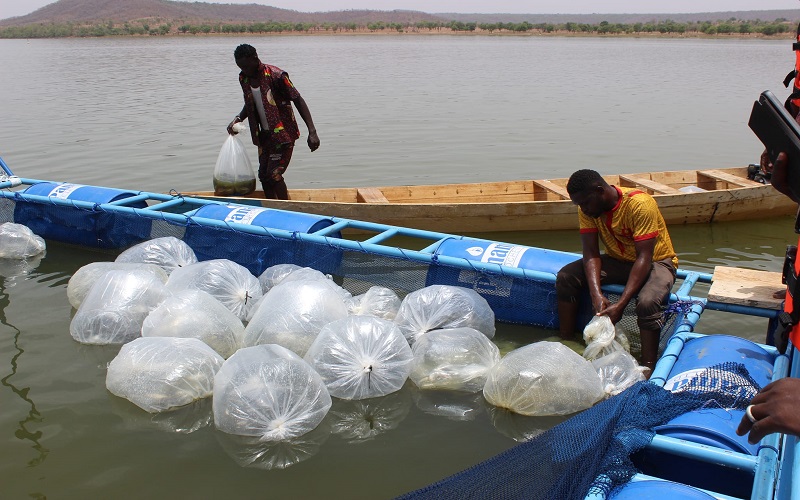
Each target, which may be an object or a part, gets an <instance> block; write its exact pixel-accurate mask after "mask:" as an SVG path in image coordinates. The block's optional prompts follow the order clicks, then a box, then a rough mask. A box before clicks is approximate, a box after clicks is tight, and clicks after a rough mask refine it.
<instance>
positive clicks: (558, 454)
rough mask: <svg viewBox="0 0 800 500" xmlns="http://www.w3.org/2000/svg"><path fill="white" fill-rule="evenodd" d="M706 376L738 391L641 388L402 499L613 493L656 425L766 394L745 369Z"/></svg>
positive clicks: (716, 370)
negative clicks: (675, 391) (710, 407)
mask: <svg viewBox="0 0 800 500" xmlns="http://www.w3.org/2000/svg"><path fill="white" fill-rule="evenodd" d="M703 375H704V376H707V377H717V378H720V379H726V380H730V381H731V383H732V384H733V385H735V386H736V387H735V389H734V390H732V391H730V392H727V391H726V392H719V391H711V390H708V389H702V388H701V389H700V390H698V391H683V392H677V393H672V392H669V391H667V390H665V389H663V388H661V387H659V386H656V385H655V384H651V383H648V382H639V383H638V384H636V385H634V386H633V387H631V388H629V389H628V390H626V391H625V392H623V393H622V394H619V395H618V396H616V397H613V398H611V399H608V400H606V401H604V402H602V403H600V404H598V405H596V406H594V407H593V408H590V409H588V410H586V411H584V412H583V413H581V414H579V415H577V416H575V417H573V418H571V419H569V420H567V421H565V422H563V423H562V424H560V425H558V426H556V427H553V428H552V429H550V430H548V431H547V432H545V433H543V434H540V435H539V436H537V437H535V438H533V439H532V440H530V441H527V442H525V443H522V444H520V445H517V446H515V447H514V448H511V449H509V450H507V451H505V452H503V453H501V454H499V455H497V456H495V457H493V458H490V459H489V460H486V461H485V462H482V463H480V464H478V465H476V466H474V467H471V468H469V469H467V470H465V471H462V472H459V473H458V474H455V475H453V476H450V477H449V478H446V479H444V480H442V481H440V482H438V483H435V484H433V485H430V486H428V487H425V488H422V489H420V490H417V491H414V492H411V493H408V494H406V495H403V496H402V497H400V498H402V499H415V500H417V499H437V500H447V499H453V500H464V499H476V500H477V499H481V500H483V499H493V498H497V499H517V498H519V499H523V498H524V499H548V500H549V499H582V498H584V497H585V496H586V495H587V494H589V493H597V494H599V493H603V494H608V493H609V492H610V491H611V490H612V489H614V488H615V487H617V486H620V485H622V484H625V483H626V482H628V481H629V480H630V478H631V477H633V475H634V474H636V473H637V472H638V470H637V468H636V467H635V465H634V464H633V462H632V460H631V458H630V457H631V455H632V454H634V453H635V452H637V451H639V450H641V449H643V448H644V447H645V446H646V445H647V444H648V443H649V442H650V441H651V440H652V438H653V436H654V434H655V432H654V431H653V429H654V428H655V427H657V426H659V425H663V424H665V423H667V422H668V421H670V420H672V419H673V418H675V417H677V416H679V415H682V414H684V413H686V412H688V411H692V410H696V409H699V408H703V407H705V406H706V405H713V406H715V407H716V406H722V407H725V408H737V409H743V408H744V407H746V405H747V403H748V402H749V400H750V398H752V396H753V395H755V394H756V393H757V392H758V390H759V389H760V387H758V384H757V383H756V382H755V381H754V380H753V379H752V378H751V377H750V375H749V374H748V372H747V369H746V368H745V367H744V365H742V364H740V363H723V364H720V365H717V366H714V367H711V368H708V371H707V372H706V373H705V374H703ZM742 394H746V395H747V396H749V397H742ZM599 478H602V479H599Z"/></svg>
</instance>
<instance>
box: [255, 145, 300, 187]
mask: <svg viewBox="0 0 800 500" xmlns="http://www.w3.org/2000/svg"><path fill="white" fill-rule="evenodd" d="M292 151H294V143H291V142H289V143H285V144H280V143H278V144H270V143H267V144H262V145H260V146H258V180H259V181H261V183H262V184H274V183H276V182H280V181H282V180H283V173H284V172H286V169H287V168H289V162H290V161H291V159H292Z"/></svg>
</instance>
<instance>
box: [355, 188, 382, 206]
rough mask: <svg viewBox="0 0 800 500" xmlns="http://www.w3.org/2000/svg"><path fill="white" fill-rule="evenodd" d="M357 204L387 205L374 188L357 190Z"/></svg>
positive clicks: (378, 190)
mask: <svg viewBox="0 0 800 500" xmlns="http://www.w3.org/2000/svg"><path fill="white" fill-rule="evenodd" d="M358 202H359V203H389V200H387V199H386V197H385V196H383V193H382V192H381V190H380V189H378V188H374V187H368V188H358Z"/></svg>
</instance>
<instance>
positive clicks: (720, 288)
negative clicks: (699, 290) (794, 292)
mask: <svg viewBox="0 0 800 500" xmlns="http://www.w3.org/2000/svg"><path fill="white" fill-rule="evenodd" d="M784 289H786V285H783V284H781V273H779V272H771V271H757V270H754V269H743V268H740V267H728V266H716V267H715V268H714V274H713V276H712V277H711V288H709V290H708V300H709V301H712V302H721V303H723V304H737V305H744V306H751V307H762V308H765V309H781V304H782V302H783V300H782V299H776V298H774V297H773V296H772V294H773V293H775V292H777V291H779V290H784Z"/></svg>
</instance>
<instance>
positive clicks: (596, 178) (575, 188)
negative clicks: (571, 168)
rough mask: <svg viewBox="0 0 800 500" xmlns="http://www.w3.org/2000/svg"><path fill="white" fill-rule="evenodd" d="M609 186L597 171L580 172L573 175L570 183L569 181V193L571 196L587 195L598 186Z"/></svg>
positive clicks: (585, 170) (584, 170) (586, 170)
mask: <svg viewBox="0 0 800 500" xmlns="http://www.w3.org/2000/svg"><path fill="white" fill-rule="evenodd" d="M607 184H608V183H607V182H606V181H605V179H603V176H602V175H600V174H599V173H597V172H596V171H595V170H589V169H583V170H578V171H577V172H575V173H573V174H572V175H571V176H570V177H569V181H567V193H569V194H570V195H573V194H578V193H586V192H589V191H591V190H592V189H593V188H595V187H597V186H605V185H607Z"/></svg>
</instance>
